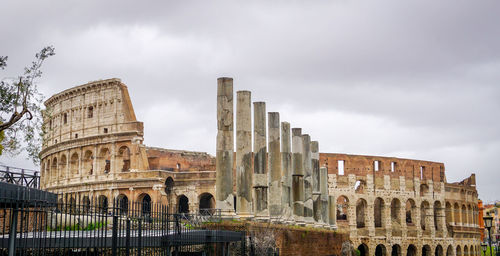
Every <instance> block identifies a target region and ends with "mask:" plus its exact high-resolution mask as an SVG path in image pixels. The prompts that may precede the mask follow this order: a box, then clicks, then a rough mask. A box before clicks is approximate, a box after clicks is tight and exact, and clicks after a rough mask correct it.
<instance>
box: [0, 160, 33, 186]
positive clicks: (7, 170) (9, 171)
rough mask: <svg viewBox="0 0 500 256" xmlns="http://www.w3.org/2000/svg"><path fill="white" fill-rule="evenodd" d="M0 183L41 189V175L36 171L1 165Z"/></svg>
mask: <svg viewBox="0 0 500 256" xmlns="http://www.w3.org/2000/svg"><path fill="white" fill-rule="evenodd" d="M0 181H3V182H7V183H12V184H16V185H19V186H24V187H30V188H40V173H39V172H38V171H35V170H29V169H23V168H17V167H12V166H6V165H0Z"/></svg>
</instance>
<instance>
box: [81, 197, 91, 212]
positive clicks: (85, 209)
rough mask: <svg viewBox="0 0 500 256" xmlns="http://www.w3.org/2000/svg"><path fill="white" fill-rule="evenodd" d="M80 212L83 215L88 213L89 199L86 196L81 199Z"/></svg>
mask: <svg viewBox="0 0 500 256" xmlns="http://www.w3.org/2000/svg"><path fill="white" fill-rule="evenodd" d="M82 210H83V213H89V212H90V198H89V197H88V196H84V197H83V199H82Z"/></svg>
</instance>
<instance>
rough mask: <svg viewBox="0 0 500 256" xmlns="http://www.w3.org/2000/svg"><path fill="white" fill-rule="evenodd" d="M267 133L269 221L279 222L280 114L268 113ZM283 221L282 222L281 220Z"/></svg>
mask: <svg viewBox="0 0 500 256" xmlns="http://www.w3.org/2000/svg"><path fill="white" fill-rule="evenodd" d="M268 132H269V135H268V136H269V140H268V145H269V153H268V159H269V215H270V217H271V219H275V220H276V221H280V220H279V219H280V218H282V216H281V151H280V150H281V148H280V114H279V113H278V112H269V113H268ZM281 221H283V220H281Z"/></svg>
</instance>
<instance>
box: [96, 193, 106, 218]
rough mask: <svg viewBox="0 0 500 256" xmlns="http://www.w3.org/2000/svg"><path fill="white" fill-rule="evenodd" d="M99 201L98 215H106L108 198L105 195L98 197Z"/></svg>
mask: <svg viewBox="0 0 500 256" xmlns="http://www.w3.org/2000/svg"><path fill="white" fill-rule="evenodd" d="M98 201H99V213H102V214H107V213H108V198H107V197H106V196H105V195H100V196H99V197H98Z"/></svg>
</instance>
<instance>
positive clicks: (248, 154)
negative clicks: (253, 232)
mask: <svg viewBox="0 0 500 256" xmlns="http://www.w3.org/2000/svg"><path fill="white" fill-rule="evenodd" d="M252 185H253V170H252V107H251V93H250V92H249V91H238V92H236V189H237V192H236V193H237V197H236V198H237V201H236V212H237V214H238V216H240V217H242V218H252V217H253V206H252V203H253V200H252Z"/></svg>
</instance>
